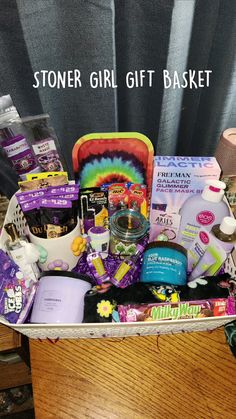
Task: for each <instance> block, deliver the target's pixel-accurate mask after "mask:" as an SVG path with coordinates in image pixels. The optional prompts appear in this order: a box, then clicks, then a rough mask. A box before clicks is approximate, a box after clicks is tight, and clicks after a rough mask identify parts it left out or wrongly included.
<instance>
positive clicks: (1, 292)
mask: <svg viewBox="0 0 236 419" xmlns="http://www.w3.org/2000/svg"><path fill="white" fill-rule="evenodd" d="M35 292H36V284H35V282H34V281H32V280H26V279H25V277H24V275H23V273H22V271H21V270H20V268H19V267H18V266H17V265H16V264H15V262H13V261H12V260H11V259H10V258H9V256H8V255H7V254H6V253H5V252H3V250H0V315H2V316H4V318H5V319H6V320H7V321H9V322H10V323H23V322H24V321H25V320H26V319H27V316H28V314H29V311H30V308H31V306H32V304H33V300H34V296H35Z"/></svg>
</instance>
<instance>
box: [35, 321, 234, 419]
mask: <svg viewBox="0 0 236 419" xmlns="http://www.w3.org/2000/svg"><path fill="white" fill-rule="evenodd" d="M30 353H31V366H32V380H33V391H34V402H35V412H36V419H47V418H57V419H59V418H63V419H72V418H79V419H83V418H92V419H93V418H94V419H95V418H96V419H97V418H99V419H113V418H122V419H129V418H135V419H139V418H140V419H149V418H153V419H158V418H163V419H176V418H178V419H183V418H186V419H193V418H194V419H195V418H196V419H208V418H209V419H235V418H236V409H235V401H236V359H235V358H234V357H233V355H232V354H231V352H230V349H229V347H228V345H227V343H226V339H225V336H224V332H223V330H222V329H221V330H216V331H213V332H201V333H191V334H178V335H168V336H167V335H162V336H160V337H156V336H147V337H131V338H125V339H80V340H60V341H58V342H57V343H51V342H49V341H41V342H40V341H37V340H31V342H30Z"/></svg>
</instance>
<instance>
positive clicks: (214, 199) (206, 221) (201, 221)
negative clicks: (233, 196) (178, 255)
mask: <svg viewBox="0 0 236 419" xmlns="http://www.w3.org/2000/svg"><path fill="white" fill-rule="evenodd" d="M206 183H207V185H206V186H205V188H204V190H203V192H202V194H201V195H194V196H192V197H190V198H188V199H187V200H186V201H185V203H184V205H183V206H182V208H181V210H180V215H181V223H180V229H179V233H178V239H177V242H178V243H179V244H180V245H182V246H184V247H185V248H186V249H189V247H190V246H191V244H192V242H193V241H194V239H195V237H196V235H197V234H198V231H199V229H200V228H201V227H204V228H205V229H206V230H208V231H210V230H211V228H212V226H213V225H215V224H219V223H220V222H221V220H222V218H224V217H226V216H228V215H229V214H230V210H229V207H228V205H227V203H226V202H224V201H223V198H224V189H225V188H226V185H225V183H224V182H221V181H219V180H213V179H212V180H208V181H207V182H206Z"/></svg>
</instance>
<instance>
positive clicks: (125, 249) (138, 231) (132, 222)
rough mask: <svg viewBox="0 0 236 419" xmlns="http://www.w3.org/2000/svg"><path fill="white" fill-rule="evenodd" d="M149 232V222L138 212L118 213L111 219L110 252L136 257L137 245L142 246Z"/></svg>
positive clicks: (125, 211)
mask: <svg viewBox="0 0 236 419" xmlns="http://www.w3.org/2000/svg"><path fill="white" fill-rule="evenodd" d="M148 230H149V222H148V221H147V220H146V218H145V217H144V216H143V215H142V214H140V213H139V212H138V211H135V210H132V209H124V210H120V211H116V212H115V213H114V214H113V215H112V217H111V218H110V233H111V238H110V252H111V253H112V254H119V255H125V256H132V255H134V254H135V253H136V251H137V244H142V242H143V241H144V238H145V236H146V235H147V232H148Z"/></svg>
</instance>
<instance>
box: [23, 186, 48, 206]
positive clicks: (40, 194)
mask: <svg viewBox="0 0 236 419" xmlns="http://www.w3.org/2000/svg"><path fill="white" fill-rule="evenodd" d="M47 193H48V192H47V189H46V188H45V189H36V190H35V191H28V192H18V193H16V199H17V201H18V203H19V204H21V203H24V202H28V201H32V200H34V199H37V198H44V197H46V196H47Z"/></svg>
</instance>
